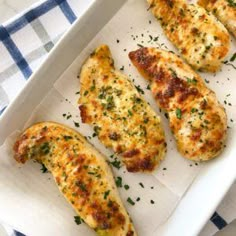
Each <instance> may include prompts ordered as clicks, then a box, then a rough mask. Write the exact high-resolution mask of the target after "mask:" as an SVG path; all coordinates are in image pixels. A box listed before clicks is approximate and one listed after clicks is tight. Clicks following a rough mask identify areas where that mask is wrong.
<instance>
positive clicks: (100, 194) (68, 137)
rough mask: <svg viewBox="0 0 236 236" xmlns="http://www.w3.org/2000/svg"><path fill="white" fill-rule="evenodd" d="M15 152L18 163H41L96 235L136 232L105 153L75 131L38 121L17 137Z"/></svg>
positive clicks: (124, 235) (111, 235) (125, 235)
mask: <svg viewBox="0 0 236 236" xmlns="http://www.w3.org/2000/svg"><path fill="white" fill-rule="evenodd" d="M14 151H15V156H14V158H15V159H16V160H17V161H18V162H20V163H25V162H26V161H27V160H29V159H34V160H37V161H38V162H40V163H42V164H44V165H45V167H46V168H47V169H48V170H49V171H50V172H51V173H52V175H53V177H54V179H55V182H56V183H57V185H58V188H59V189H60V191H61V193H62V194H63V195H64V197H65V198H66V199H67V201H68V202H69V203H70V204H71V205H72V207H73V208H74V210H75V211H76V213H77V214H78V216H80V217H81V218H82V219H83V220H84V221H85V222H86V223H87V224H88V225H89V226H90V227H91V228H92V229H94V230H95V231H96V233H97V234H98V235H101V236H104V235H106V236H109V235H110V236H113V235H120V236H131V235H136V233H135V230H134V227H133V225H132V223H131V220H130V218H129V216H128V214H127V212H126V210H125V208H124V206H123V204H122V202H121V200H120V197H119V194H118V191H117V189H116V186H115V183H114V179H113V176H112V172H111V169H110V167H109V166H108V164H107V163H106V160H105V158H104V156H103V155H102V154H101V153H99V152H98V151H97V150H96V149H95V148H94V147H93V146H92V145H91V144H89V143H88V142H87V141H86V140H85V138H83V137H82V136H81V135H80V134H79V133H78V132H76V131H74V130H72V129H70V128H67V127H65V126H64V125H60V124H57V123H53V122H42V123H38V124H35V125H33V126H31V127H30V128H28V129H26V130H25V132H24V133H23V134H22V135H21V136H20V137H19V138H18V140H17V141H16V143H15V145H14Z"/></svg>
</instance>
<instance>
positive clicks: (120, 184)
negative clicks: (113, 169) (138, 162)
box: [116, 176, 123, 188]
mask: <svg viewBox="0 0 236 236" xmlns="http://www.w3.org/2000/svg"><path fill="white" fill-rule="evenodd" d="M116 186H117V187H118V188H122V186H123V185H122V178H121V177H120V176H117V177H116Z"/></svg>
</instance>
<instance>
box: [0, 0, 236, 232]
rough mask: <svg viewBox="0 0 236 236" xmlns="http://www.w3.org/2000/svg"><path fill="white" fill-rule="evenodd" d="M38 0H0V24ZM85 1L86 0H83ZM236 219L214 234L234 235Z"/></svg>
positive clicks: (0, 229) (1, 230)
mask: <svg viewBox="0 0 236 236" xmlns="http://www.w3.org/2000/svg"><path fill="white" fill-rule="evenodd" d="M37 1H38V0H0V24H1V23H3V22H5V21H7V20H9V19H10V18H12V17H14V16H15V15H17V14H18V13H19V12H21V11H23V10H25V9H27V8H28V7H30V6H31V5H32V4H33V3H36V2H37ZM85 1H86V0H85ZM5 235H6V234H5V233H4V229H3V228H1V225H0V236H5ZM235 235H236V220H235V221H234V222H233V223H231V224H230V225H229V226H227V227H226V228H225V229H224V230H222V231H220V232H218V233H217V234H216V235H215V236H235Z"/></svg>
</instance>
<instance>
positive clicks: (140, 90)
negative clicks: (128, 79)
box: [135, 85, 144, 94]
mask: <svg viewBox="0 0 236 236" xmlns="http://www.w3.org/2000/svg"><path fill="white" fill-rule="evenodd" d="M135 88H136V89H137V90H138V92H139V93H140V94H144V91H143V90H142V89H141V88H140V86H139V85H135Z"/></svg>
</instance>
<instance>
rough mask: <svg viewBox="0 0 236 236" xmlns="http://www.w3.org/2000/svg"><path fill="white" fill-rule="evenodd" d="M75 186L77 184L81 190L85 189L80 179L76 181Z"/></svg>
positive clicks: (84, 190)
mask: <svg viewBox="0 0 236 236" xmlns="http://www.w3.org/2000/svg"><path fill="white" fill-rule="evenodd" d="M76 186H78V187H79V188H80V189H81V190H82V191H83V192H86V191H87V189H86V185H85V184H84V183H82V182H81V181H77V182H76Z"/></svg>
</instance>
